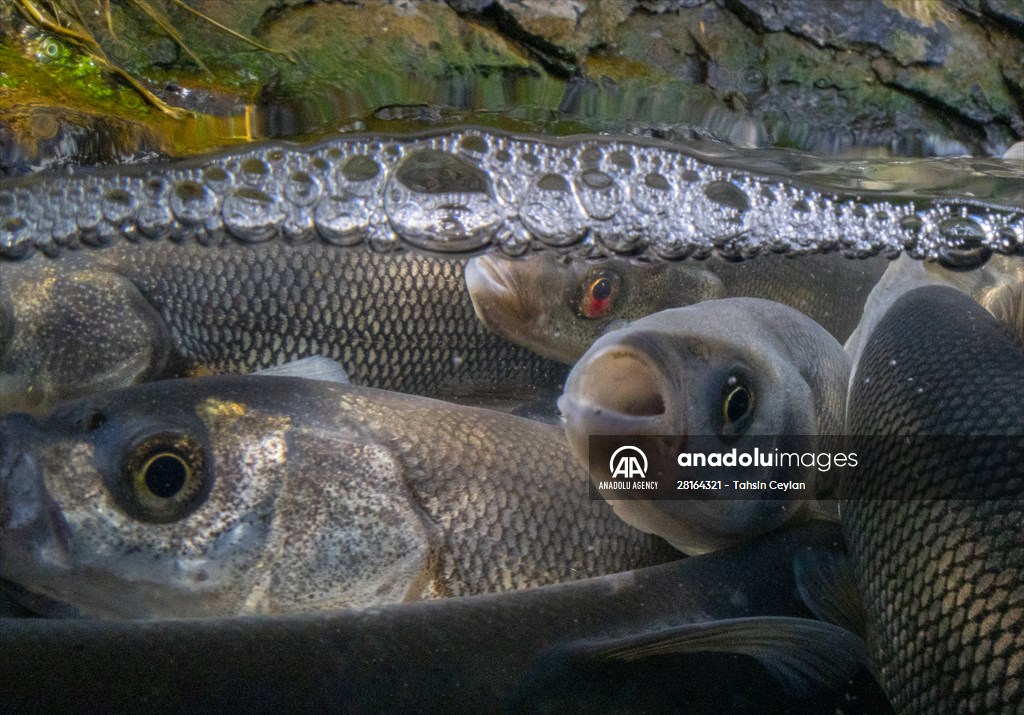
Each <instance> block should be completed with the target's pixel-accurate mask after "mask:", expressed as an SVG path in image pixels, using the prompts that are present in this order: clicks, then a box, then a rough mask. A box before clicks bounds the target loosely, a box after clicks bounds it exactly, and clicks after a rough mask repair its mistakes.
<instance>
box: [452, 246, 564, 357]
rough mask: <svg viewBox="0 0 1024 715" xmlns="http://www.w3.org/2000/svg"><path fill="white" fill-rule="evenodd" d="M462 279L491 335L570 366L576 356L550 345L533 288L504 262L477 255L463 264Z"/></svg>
mask: <svg viewBox="0 0 1024 715" xmlns="http://www.w3.org/2000/svg"><path fill="white" fill-rule="evenodd" d="M524 260H526V259H524ZM465 277H466V288H467V290H468V291H469V298H470V300H471V301H472V303H473V311H474V312H475V313H476V317H477V318H478V319H479V320H480V322H481V323H483V325H484V326H485V327H486V328H487V329H488V330H490V331H491V332H492V333H496V334H497V335H500V336H501V337H503V338H505V339H506V340H510V341H511V342H514V343H516V344H518V345H522V346H523V347H526V348H528V349H530V350H532V351H534V352H535V353H537V354H539V355H542V356H544V357H546V358H548V359H549V360H555V361H557V362H562V363H566V364H572V362H573V361H574V360H575V359H576V358H577V357H579V356H578V355H572V354H568V353H566V352H564V351H562V350H560V349H559V347H558V346H557V344H555V343H553V341H552V340H551V336H550V335H549V325H548V320H549V318H548V315H547V312H546V311H545V310H543V308H542V306H540V305H538V304H537V303H536V302H535V299H536V297H537V296H536V289H535V288H534V287H531V286H530V285H524V284H523V283H522V282H521V281H520V278H519V277H518V275H517V271H516V270H513V268H512V267H511V265H510V262H509V261H508V260H506V259H501V258H494V257H492V256H489V255H486V256H478V257H476V258H474V259H472V260H471V261H469V262H468V263H467V264H466V268H465Z"/></svg>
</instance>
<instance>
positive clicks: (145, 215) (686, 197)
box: [0, 130, 1024, 268]
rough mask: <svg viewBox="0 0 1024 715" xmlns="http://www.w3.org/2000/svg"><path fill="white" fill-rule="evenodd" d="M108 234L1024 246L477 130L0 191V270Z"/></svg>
mask: <svg viewBox="0 0 1024 715" xmlns="http://www.w3.org/2000/svg"><path fill="white" fill-rule="evenodd" d="M847 194H848V192H847ZM124 239H127V240H131V241H143V240H147V239H152V240H156V239H170V240H175V241H185V240H197V241H199V242H202V243H206V244H218V243H223V242H226V241H234V240H237V241H243V242H261V241H268V240H285V241H291V242H304V241H312V240H321V241H326V242H327V243H331V244H335V245H340V246H346V245H353V244H356V243H361V242H364V241H365V242H368V243H369V245H371V246H372V247H373V248H375V249H377V250H381V251H387V250H392V249H394V248H397V247H399V246H402V245H403V244H410V245H412V246H415V247H417V248H419V249H422V250H426V251H434V252H442V253H462V252H472V251H478V250H481V249H484V248H486V247H489V246H496V247H497V248H499V249H500V250H502V251H504V252H506V253H508V254H510V255H520V254H523V253H525V252H527V251H529V250H531V249H533V248H537V247H552V248H560V249H565V248H567V247H578V250H580V251H585V252H587V254H588V255H602V254H604V255H607V254H628V255H637V256H642V257H647V258H650V259H653V260H681V259H684V258H688V257H695V258H701V257H706V256H709V255H711V254H718V255H720V256H722V257H724V258H728V259H736V260H739V259H744V258H749V257H753V256H755V255H757V254H758V253H761V252H767V251H770V252H775V253H785V254H791V255H799V254H802V253H813V252H827V251H840V252H842V253H844V254H846V255H848V256H850V257H867V256H871V255H875V254H877V253H880V252H881V253H886V254H889V255H895V254H898V253H900V252H907V253H909V254H910V255H912V256H914V257H917V258H928V259H937V260H941V261H943V262H944V263H946V264H947V265H950V266H953V267H962V268H970V267H974V266H976V265H979V264H980V263H983V262H984V261H985V260H986V259H987V257H988V256H989V255H990V254H991V253H992V252H999V253H1004V254H1017V253H1020V252H1022V251H1024V212H1021V211H1020V210H1015V209H1006V208H999V207H993V206H988V205H984V204H980V203H974V204H972V203H971V202H967V201H963V202H959V201H951V200H943V199H934V200H930V201H920V200H915V201H910V200H901V199H895V200H882V199H877V198H870V199H865V198H861V197H858V196H850V195H845V196H844V195H840V194H837V193H834V192H833V193H829V192H828V191H827V190H816V189H811V188H807V187H805V186H798V185H795V184H791V183H787V182H785V181H780V180H779V179H778V178H772V177H767V176H756V175H752V174H748V173H745V172H744V171H741V170H739V169H736V168H727V167H722V166H715V165H712V164H710V163H707V162H705V161H701V160H698V159H697V158H695V157H694V156H691V155H689V154H687V153H686V152H685V151H684V149H683V147H680V146H675V145H673V146H668V145H660V144H655V143H649V142H648V143H644V142H643V141H639V140H636V141H634V140H627V139H622V138H605V137H587V138H574V139H561V140H559V139H542V138H528V137H515V136H510V135H505V134H500V133H496V132H489V131H482V130H464V131H452V132H446V133H442V134H437V135H433V136H426V137H417V138H409V139H387V138H380V139H374V138H366V137H361V138H343V139H336V140H333V141H330V142H327V143H325V144H320V145H316V146H311V147H307V148H295V147H286V146H283V145H277V144H272V145H264V146H261V147H259V148H256V149H247V150H244V151H242V152H239V153H235V154H230V155H221V156H218V157H215V158H208V159H203V160H193V161H189V162H181V163H177V164H166V165H148V166H142V165H139V166H130V167H120V168H117V169H106V170H98V171H93V172H88V173H87V172H83V173H79V174H77V175H63V176H48V177H32V178H29V179H23V180H20V181H19V182H11V183H9V184H8V185H7V186H0V257H3V258H6V259H16V258H22V257H25V256H27V255H29V254H31V253H32V252H34V251H36V250H39V251H42V252H44V253H46V254H47V255H51V256H55V255H58V254H60V253H61V251H62V250H63V249H66V248H73V247H78V246H81V245H87V246H103V245H108V244H110V243H112V242H113V241H116V240H124Z"/></svg>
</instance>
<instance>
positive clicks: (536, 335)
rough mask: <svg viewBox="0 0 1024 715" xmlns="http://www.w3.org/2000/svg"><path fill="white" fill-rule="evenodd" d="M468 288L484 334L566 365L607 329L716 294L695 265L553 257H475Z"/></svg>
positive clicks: (716, 285)
mask: <svg viewBox="0 0 1024 715" xmlns="http://www.w3.org/2000/svg"><path fill="white" fill-rule="evenodd" d="M466 285H467V287H468V289H469V294H470V297H471V298H472V300H473V306H474V308H475V310H476V314H477V317H478V318H479V319H480V321H481V322H482V323H483V324H484V325H485V326H486V327H487V328H488V329H489V330H491V331H492V332H495V333H497V334H499V335H501V336H502V337H504V338H506V339H508V340H511V341H512V342H515V343H518V344H519V345H522V346H524V347H527V348H529V349H531V350H533V351H535V352H537V353H540V354H541V355H544V356H545V357H548V358H551V359H553V360H558V361H560V362H564V363H567V364H572V363H574V362H575V361H576V360H578V359H579V358H580V357H581V356H582V355H583V353H584V352H586V350H587V348H588V347H590V345H591V344H592V343H593V342H594V341H595V340H597V338H599V337H600V336H601V335H602V334H603V333H604V332H605V331H607V330H608V329H609V328H610V327H614V326H617V325H621V324H622V323H623V322H624V321H630V320H636V319H638V318H642V317H644V316H646V315H650V314H651V313H654V312H657V311H659V310H663V309H665V308H670V307H675V306H679V305H688V304H690V303H695V302H698V301H701V300H707V299H709V298H715V297H718V296H719V295H720V294H721V291H722V284H721V281H720V280H719V279H718V277H717V276H715V275H714V273H712V272H711V271H708V270H706V269H705V268H704V267H703V265H702V264H699V263H675V264H649V263H640V262H637V261H631V260H630V259H627V258H608V259H604V260H601V261H596V262H595V261H586V260H583V259H580V258H578V257H574V256H571V255H565V256H558V255H556V254H554V253H552V252H545V253H541V254H535V255H533V256H529V257H527V258H520V259H514V258H506V257H503V256H499V255H497V254H494V253H491V254H488V255H485V256H480V257H477V258H474V259H473V260H471V261H470V262H469V263H468V264H467V266H466Z"/></svg>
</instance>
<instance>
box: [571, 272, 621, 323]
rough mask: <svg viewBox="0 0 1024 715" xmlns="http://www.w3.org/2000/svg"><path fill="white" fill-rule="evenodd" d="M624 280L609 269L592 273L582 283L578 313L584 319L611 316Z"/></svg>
mask: <svg viewBox="0 0 1024 715" xmlns="http://www.w3.org/2000/svg"><path fill="white" fill-rule="evenodd" d="M621 284H622V279H621V278H620V277H619V275H618V274H617V273H616V272H615V271H612V270H609V269H607V268H603V269H599V270H597V271H591V272H590V273H588V274H587V275H586V276H585V277H584V278H583V281H582V282H581V284H580V286H581V288H582V290H581V294H580V297H579V300H578V302H577V312H578V313H579V315H580V316H581V317H583V318H588V319H591V320H593V319H596V318H604V317H607V316H608V315H610V314H611V313H612V312H613V311H614V310H615V308H616V307H617V306H616V299H617V298H618V294H619V289H620V287H621Z"/></svg>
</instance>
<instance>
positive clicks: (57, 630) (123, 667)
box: [0, 520, 890, 715]
mask: <svg viewBox="0 0 1024 715" xmlns="http://www.w3.org/2000/svg"><path fill="white" fill-rule="evenodd" d="M845 559H846V556H845V553H844V547H843V546H842V536H841V532H840V527H839V525H838V524H835V523H830V522H826V521H820V520H815V521H810V522H807V523H804V524H798V525H792V526H790V527H787V528H783V529H781V530H779V531H777V532H775V533H772V534H768V535H765V536H764V537H762V538H760V539H755V540H752V541H751V542H748V543H746V544H742V545H739V546H737V547H734V548H732V549H729V550H725V551H720V552H716V553H714V554H708V555H706V556H698V557H694V558H689V559H682V560H678V561H674V562H671V563H667V564H663V565H658V566H652V567H649V568H646V569H638V570H634V571H629V572H625V573H618V574H609V575H605V576H600V577H597V578H593V579H588V580H584V581H577V582H573V583H569V584H561V585H557V586H549V587H543V588H537V589H527V590H522V591H512V592H508V593H501V594H487V595H481V596H472V597H460V598H449V599H443V600H439V601H429V602H421V603H410V604H400V605H392V606H383V607H380V608H373V609H364V610H349V611H343V612H340V613H332V614H326V615H316V616H313V615H296V616H278V617H266V616H251V617H244V618H209V619H195V620H180V619H179V620H147V621H125V620H104V621H100V620H90V619H77V620H55V619H7V620H4V621H0V651H2V652H3V653H4V655H5V667H4V668H2V669H0V698H2V701H3V703H4V708H5V711H6V712H11V713H20V712H28V711H32V712H38V710H40V709H43V710H59V711H63V712H75V711H77V710H80V709H83V707H88V708H92V709H105V710H107V711H122V710H128V709H132V708H134V707H137V705H138V703H139V702H142V701H145V702H154V701H152V700H151V699H152V698H153V697H154V696H153V694H154V693H159V696H158V702H157V703H156V704H155V705H154V707H158V708H159V709H162V710H167V711H176V712H180V711H188V712H196V711H214V710H216V711H224V710H241V709H244V710H254V711H262V710H264V709H265V708H266V707H267V704H268V703H272V704H273V705H272V707H273V708H274V709H283V710H289V711H293V710H302V711H312V710H315V711H337V710H342V711H344V712H347V713H353V714H357V713H371V712H373V713H376V712H417V713H451V712H499V713H518V712H522V713H531V712H580V713H583V712H588V713H592V712H645V713H663V712H664V713H668V712H678V711H679V709H680V707H690V708H692V709H694V710H695V711H697V712H703V713H781V712H787V713H820V712H823V711H827V712H838V713H854V712H870V713H873V715H884V713H888V712H890V709H889V708H888V705H887V703H886V701H885V697H884V695H882V694H881V692H880V691H879V689H878V688H877V686H876V685H875V684H874V682H873V680H872V679H871V676H870V674H869V672H868V671H866V670H865V669H864V667H863V666H862V663H863V661H864V659H865V656H866V654H865V648H864V645H863V642H862V641H860V640H859V638H857V637H856V636H854V635H853V634H851V633H850V632H849V631H847V630H845V629H843V628H840V627H837V626H835V625H834V624H831V623H827V622H822V621H820V620H814V618H815V616H814V611H813V610H812V609H810V608H809V607H808V605H807V604H806V602H805V600H804V598H803V597H802V596H801V595H800V594H801V592H802V591H803V589H802V588H801V587H800V583H801V576H800V574H801V569H799V568H798V567H797V563H798V562H803V563H807V562H808V561H811V562H818V563H825V562H829V561H837V560H838V561H839V562H841V563H846V562H845V561H844V560H845ZM844 568H845V569H847V570H848V569H849V565H848V563H847V564H846V565H845V566H844ZM759 636H760V637H759ZM652 641H653V642H652ZM655 645H659V646H662V647H664V648H665V649H666V651H665V652H664V653H662V654H660V655H659V654H655V653H651V652H646V653H645V652H644V651H645V650H646V651H650V650H652V649H653V647H654V646H655ZM171 664H173V666H172V665H171ZM858 668H859V669H860V670H859V674H858ZM55 674H59V675H55ZM58 678H59V681H60V684H61V685H60V687H54V683H55V682H56V680H57V679H58ZM850 679H853V680H854V681H855V683H856V686H855V689H854V690H853V691H852V693H853V694H851V689H850V688H849V686H848V680H850ZM844 691H845V692H844Z"/></svg>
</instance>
